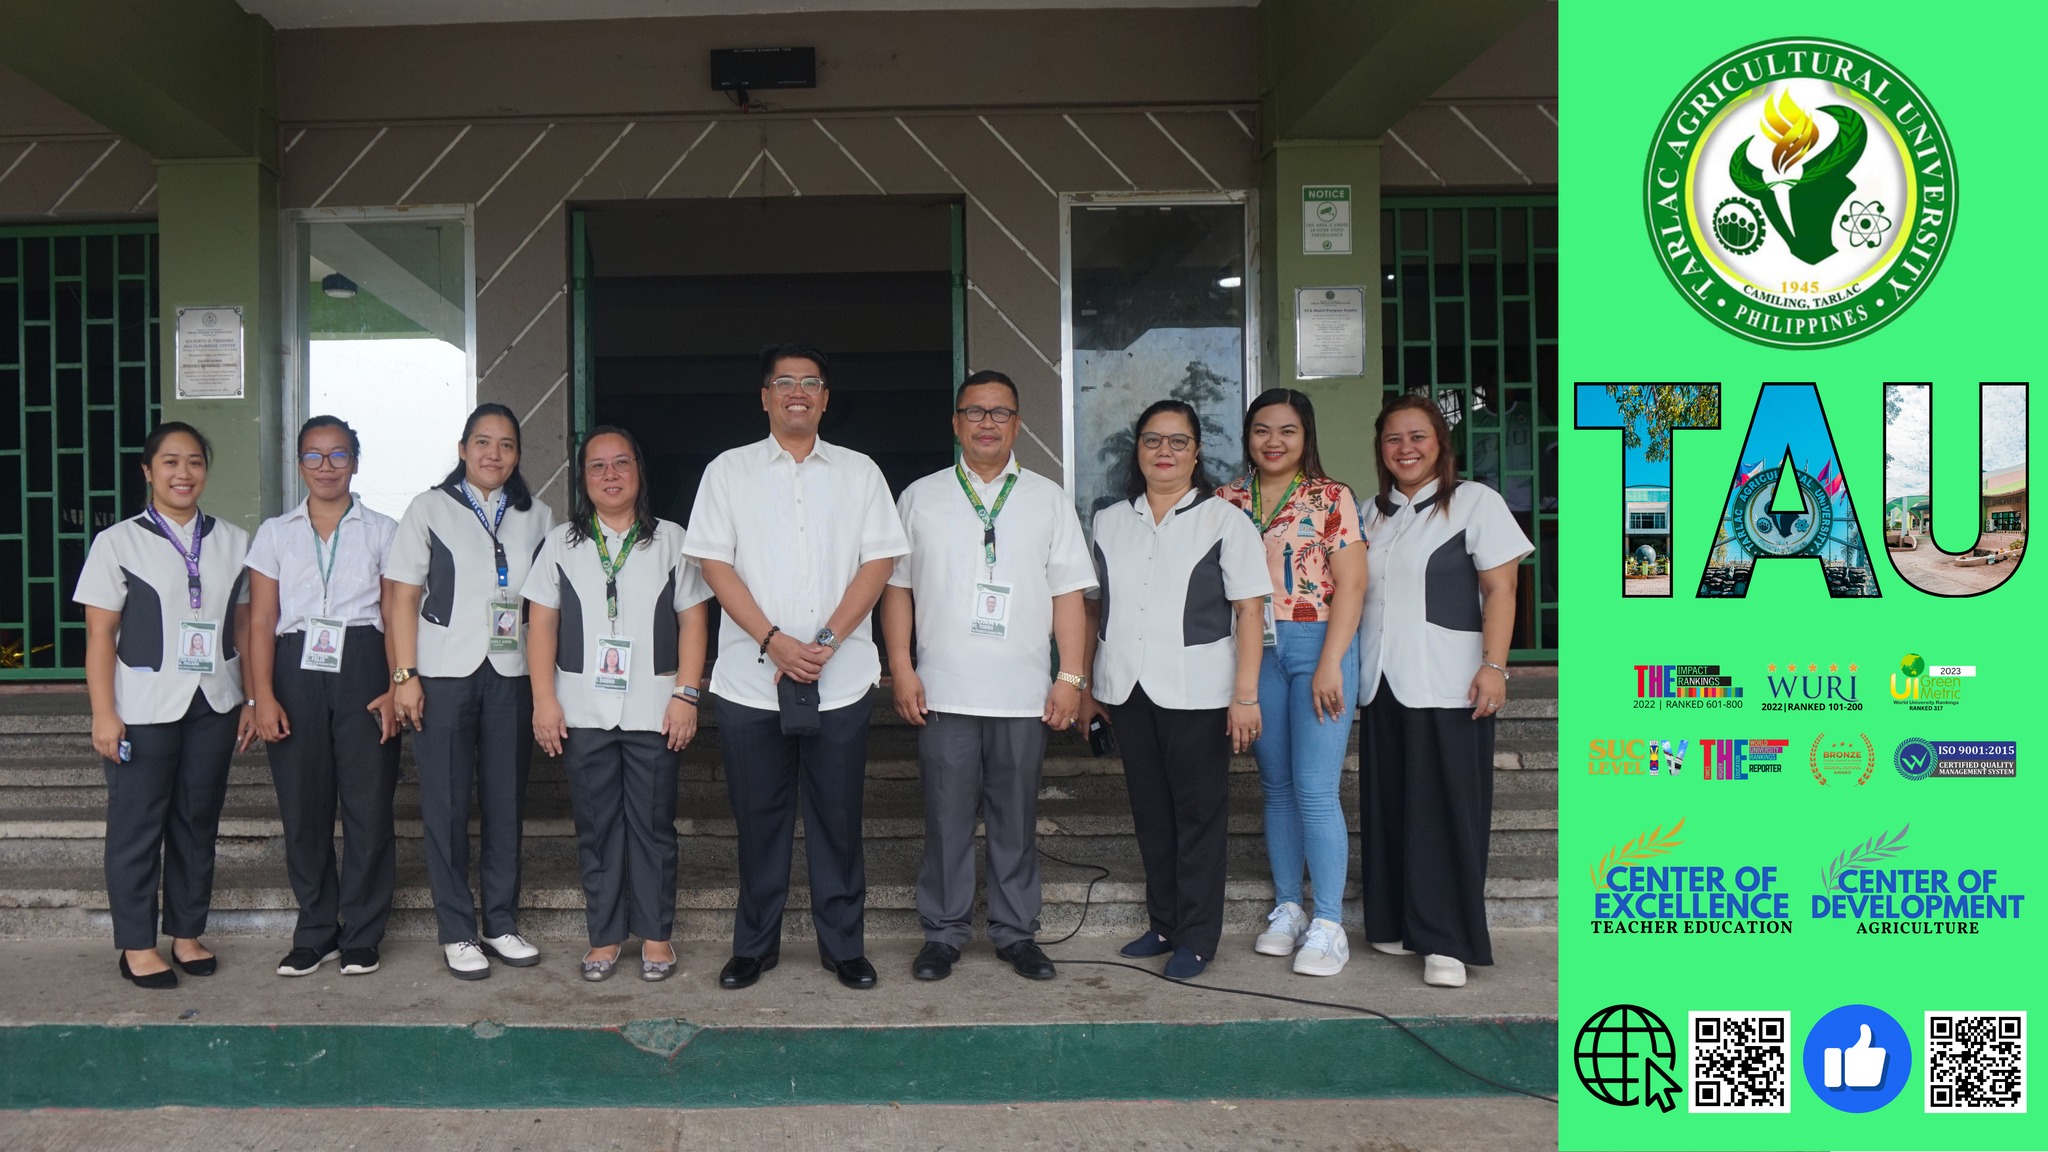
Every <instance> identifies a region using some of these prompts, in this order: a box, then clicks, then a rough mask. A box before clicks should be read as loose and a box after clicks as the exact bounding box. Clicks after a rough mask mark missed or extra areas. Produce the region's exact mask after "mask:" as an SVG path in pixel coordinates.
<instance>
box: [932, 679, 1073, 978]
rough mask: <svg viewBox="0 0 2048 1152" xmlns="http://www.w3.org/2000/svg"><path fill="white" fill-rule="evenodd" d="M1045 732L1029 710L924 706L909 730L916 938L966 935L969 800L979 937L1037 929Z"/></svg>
mask: <svg viewBox="0 0 2048 1152" xmlns="http://www.w3.org/2000/svg"><path fill="white" fill-rule="evenodd" d="M1045 734H1046V727H1045V722H1044V721H1043V720H1040V719H1039V718H1038V717H1036V716H964V715H961V714H959V713H956V712H931V713H928V714H927V715H926V716H925V726H924V728H923V729H922V730H921V731H919V732H918V734H917V774H918V778H919V779H920V781H922V783H923V785H924V863H923V864H922V866H920V867H919V868H918V872H917V919H918V922H919V923H920V924H922V925H923V926H924V938H925V939H926V940H931V941H936V942H938V943H940V944H950V945H952V946H953V947H955V948H958V947H960V946H961V945H963V944H965V943H967V938H968V937H969V936H970V935H972V921H973V917H974V817H975V813H976V810H977V809H979V810H980V813H981V816H982V820H983V821H984V823H985V825H986V827H987V844H986V852H987V857H988V938H989V940H990V942H992V943H994V944H995V946H996V947H998V948H1007V947H1009V946H1010V945H1012V944H1015V943H1017V942H1019V941H1022V940H1030V939H1033V938H1035V937H1036V936H1037V934H1038V910H1039V882H1038V781H1039V777H1040V776H1041V775H1042V774H1043V772H1044V769H1045Z"/></svg>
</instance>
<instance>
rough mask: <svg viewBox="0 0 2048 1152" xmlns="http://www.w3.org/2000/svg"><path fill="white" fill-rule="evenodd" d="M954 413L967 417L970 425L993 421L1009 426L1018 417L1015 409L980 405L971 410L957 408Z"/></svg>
mask: <svg viewBox="0 0 2048 1152" xmlns="http://www.w3.org/2000/svg"><path fill="white" fill-rule="evenodd" d="M953 411H954V412H955V413H957V414H958V415H961V416H965V417H967V422H968V423H969V424H979V423H981V422H982V421H983V420H993V421H995V422H996V423H998V424H1008V423H1009V422H1010V421H1011V420H1014V419H1016V417H1017V410H1016V409H1015V408H983V407H982V406H981V405H979V404H976V405H975V406H973V407H971V408H955V409H953Z"/></svg>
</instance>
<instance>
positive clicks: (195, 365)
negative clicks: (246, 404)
mask: <svg viewBox="0 0 2048 1152" xmlns="http://www.w3.org/2000/svg"><path fill="white" fill-rule="evenodd" d="M177 358H178V399H180V400H240V399H241V398H242V395H243V393H242V309H241V308H240V307H239V306H235V305H216V306H214V307H209V308H180V309H178V356H177Z"/></svg>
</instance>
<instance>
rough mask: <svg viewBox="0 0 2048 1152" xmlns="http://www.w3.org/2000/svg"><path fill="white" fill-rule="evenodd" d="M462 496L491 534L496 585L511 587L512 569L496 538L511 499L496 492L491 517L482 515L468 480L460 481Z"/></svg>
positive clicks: (482, 508)
mask: <svg viewBox="0 0 2048 1152" xmlns="http://www.w3.org/2000/svg"><path fill="white" fill-rule="evenodd" d="M462 498H463V499H464V500H467V501H469V510H470V511H471V512H474V513H476V522H477V523H479V524H481V525H483V526H484V531H486V532H488V533H490V534H491V549H492V551H493V552H495V553H496V555H497V560H498V587H500V588H509V587H511V586H512V570H511V568H510V567H509V566H508V565H507V564H506V563H505V545H504V542H503V541H501V540H499V539H498V526H499V525H500V524H503V523H504V522H505V509H507V508H509V507H511V506H512V501H511V499H510V498H509V497H507V496H506V495H505V494H504V493H503V492H500V493H498V514H497V516H496V517H495V518H491V517H486V516H485V515H484V506H483V505H482V504H479V503H477V499H476V496H475V495H474V494H473V493H471V492H470V490H469V481H467V480H465V481H463V482H462Z"/></svg>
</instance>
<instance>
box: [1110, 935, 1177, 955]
mask: <svg viewBox="0 0 2048 1152" xmlns="http://www.w3.org/2000/svg"><path fill="white" fill-rule="evenodd" d="M1117 951H1118V952H1120V953H1122V954H1123V955H1125V956H1129V957H1130V958H1131V959H1133V960H1143V959H1144V958H1145V957H1147V956H1164V955H1166V954H1167V953H1168V952H1171V951H1173V943H1172V942H1171V941H1169V940H1168V939H1167V938H1166V937H1164V936H1161V935H1160V934H1159V933H1157V932H1147V933H1145V934H1144V935H1143V936H1140V937H1138V938H1137V939H1136V940H1133V941H1131V942H1130V943H1129V944H1126V945H1124V946H1123V947H1122V948H1119V949H1117Z"/></svg>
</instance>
